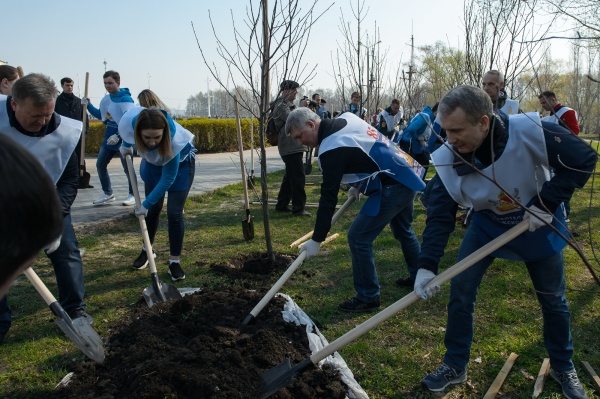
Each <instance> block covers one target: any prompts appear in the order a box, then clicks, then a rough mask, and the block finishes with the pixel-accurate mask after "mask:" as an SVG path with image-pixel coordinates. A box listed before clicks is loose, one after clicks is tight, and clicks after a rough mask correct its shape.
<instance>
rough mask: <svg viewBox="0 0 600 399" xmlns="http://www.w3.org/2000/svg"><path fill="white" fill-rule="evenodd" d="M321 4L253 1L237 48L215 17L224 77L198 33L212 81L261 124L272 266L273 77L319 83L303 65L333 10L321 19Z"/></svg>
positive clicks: (236, 34) (237, 36) (239, 32)
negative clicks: (318, 27)
mask: <svg viewBox="0 0 600 399" xmlns="http://www.w3.org/2000/svg"><path fill="white" fill-rule="evenodd" d="M317 2H318V0H313V1H312V3H308V8H304V9H302V8H301V7H300V1H299V0H275V1H274V2H273V5H272V6H269V4H268V1H267V0H261V2H260V7H258V8H255V7H256V2H252V1H249V4H248V5H247V6H246V18H245V19H244V21H243V24H242V25H241V26H240V25H238V24H236V21H235V18H234V17H233V12H232V13H231V20H232V29H233V33H234V40H235V43H234V44H233V45H232V44H230V43H225V42H223V41H221V39H220V38H219V36H218V34H217V29H216V26H218V27H219V29H221V27H222V26H223V24H222V22H221V21H219V22H217V24H215V21H213V19H212V15H211V14H210V12H209V18H210V23H211V27H212V30H213V34H214V37H215V39H216V43H217V52H218V54H219V56H220V58H221V59H222V61H224V62H225V66H226V67H225V70H224V71H223V70H222V69H221V66H220V65H217V63H216V62H214V61H213V62H210V61H209V60H208V59H207V57H206V56H205V54H204V51H203V49H202V46H201V45H200V42H199V41H198V36H197V35H196V32H195V29H194V35H195V36H196V41H197V43H198V48H199V49H200V52H201V54H202V59H203V60H204V63H205V64H206V66H207V67H208V68H209V70H210V73H211V74H212V76H213V77H214V78H215V80H216V81H217V82H218V84H219V85H220V86H221V87H222V88H223V89H224V90H225V91H227V93H228V94H229V96H230V97H233V96H234V95H237V96H238V99H239V101H240V105H241V107H242V108H243V109H245V110H247V111H248V112H249V113H250V114H252V115H253V116H255V117H256V118H258V121H259V142H260V147H261V156H260V164H261V189H262V209H263V221H264V229H265V241H266V245H267V253H268V256H269V258H270V259H271V260H272V261H274V260H275V254H274V252H273V245H272V241H271V230H270V225H269V212H268V211H269V209H268V199H269V198H268V186H267V165H266V153H265V129H266V126H267V115H268V111H269V103H270V100H271V98H270V96H271V90H270V87H271V84H270V83H271V82H270V81H271V74H273V75H274V76H275V79H277V81H278V82H280V81H282V80H284V79H293V80H295V81H297V82H299V83H300V84H301V85H303V84H305V83H307V82H309V81H310V80H311V79H312V78H313V77H314V74H315V70H316V69H315V66H314V65H310V66H309V65H308V64H307V63H302V62H301V60H302V56H303V54H304V52H305V50H306V47H307V44H308V42H309V38H310V36H311V35H310V31H311V28H312V26H313V24H314V23H315V22H316V21H317V20H318V19H319V18H320V17H321V16H322V15H323V14H324V13H325V12H326V11H327V10H328V9H329V8H330V7H331V6H329V7H328V8H327V9H325V10H324V11H322V12H320V13H317V12H316V5H317ZM306 5H307V3H306V2H302V6H304V7H306ZM269 13H270V14H269ZM192 27H193V23H192ZM229 80H231V81H232V82H233V87H234V88H235V89H233V90H230V89H229V85H228V84H227V83H228V82H229ZM238 87H247V88H248V89H249V95H245V94H246V93H243V92H240V91H238V90H237V88H238ZM277 87H278V85H277ZM277 95H279V92H278V93H277ZM256 104H259V107H256Z"/></svg>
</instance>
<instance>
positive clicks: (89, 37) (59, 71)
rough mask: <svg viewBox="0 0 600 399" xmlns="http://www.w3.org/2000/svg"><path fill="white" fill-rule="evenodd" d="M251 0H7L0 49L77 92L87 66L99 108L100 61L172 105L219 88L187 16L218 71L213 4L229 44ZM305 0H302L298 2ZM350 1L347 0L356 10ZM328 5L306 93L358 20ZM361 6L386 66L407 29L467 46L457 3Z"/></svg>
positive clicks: (326, 83) (370, 1)
mask: <svg viewBox="0 0 600 399" xmlns="http://www.w3.org/2000/svg"><path fill="white" fill-rule="evenodd" d="M3 1H4V2H8V0H3ZM249 1H250V0H221V1H206V0H171V1H168V2H167V1H157V0H144V1H140V0H118V1H117V0H104V1H102V2H88V1H73V0H55V1H47V0H18V1H12V2H10V13H11V16H10V17H7V18H3V19H2V28H3V30H4V32H5V37H8V39H6V40H5V42H4V43H3V45H2V46H0V60H2V61H5V62H7V63H8V64H10V65H13V66H22V67H23V69H24V71H25V73H30V72H39V73H44V74H46V75H49V76H50V77H52V78H53V79H54V80H55V82H56V84H57V86H60V79H61V78H63V77H65V76H68V77H70V78H72V79H73V80H74V81H75V94H81V95H83V93H84V84H85V75H86V72H89V74H90V82H89V95H88V97H89V98H90V99H91V102H92V103H93V104H94V105H96V106H98V103H99V102H100V99H101V98H102V96H104V95H105V90H104V86H103V84H102V75H103V73H104V71H105V68H106V69H113V70H116V71H118V72H119V73H120V75H121V87H127V88H129V89H130V91H131V93H132V96H133V97H134V100H135V98H136V96H137V94H138V93H139V92H140V91H141V90H143V89H146V88H150V89H151V90H152V91H154V92H155V93H156V94H157V95H158V96H159V97H160V98H161V99H162V100H163V101H164V102H165V103H166V104H167V105H168V106H169V107H171V108H172V109H185V106H186V102H187V99H188V98H189V96H190V95H194V94H197V93H198V92H200V91H202V92H206V91H207V90H208V89H210V90H215V89H219V88H220V87H219V86H218V84H217V82H216V81H215V79H214V78H213V77H212V76H211V75H210V73H209V70H208V69H207V67H206V65H205V63H204V61H203V59H202V57H201V54H200V51H199V49H198V44H197V42H196V37H195V36H194V32H193V30H192V23H193V24H194V28H195V30H196V34H197V35H198V40H199V42H200V45H201V46H202V49H203V50H204V51H205V55H206V56H207V58H208V59H209V61H210V62H211V63H212V62H215V63H216V64H217V67H218V68H220V69H224V63H223V61H222V60H221V58H220V57H219V56H218V54H217V52H216V47H217V45H216V40H215V36H214V33H213V30H212V27H211V24H210V20H209V10H210V14H211V16H212V19H213V22H214V23H215V30H216V34H217V35H218V37H219V39H220V40H221V41H222V42H224V43H225V44H226V45H227V46H228V47H229V48H234V47H235V42H234V40H233V33H232V22H231V21H232V16H231V14H232V13H233V18H234V19H235V20H236V24H242V23H243V20H244V18H245V12H246V6H247V5H248V4H249ZM251 1H252V4H253V5H255V6H258V5H259V4H260V1H259V0H251ZM269 3H271V4H272V3H273V0H271V1H270V2H269ZM310 3H311V2H310V1H309V0H302V1H301V2H300V6H301V7H302V6H304V7H307V6H308V4H310ZM356 3H357V0H352V4H353V5H354V6H355V7H356ZM331 4H333V6H332V7H331V8H329V10H328V11H327V12H326V13H325V14H324V16H323V17H322V18H321V19H320V20H318V21H317V22H316V23H315V25H314V26H313V28H312V29H313V30H312V33H311V40H310V42H309V44H308V47H307V51H306V53H305V54H304V57H303V59H302V61H303V62H306V63H307V64H308V65H315V66H317V69H316V70H317V74H316V76H315V78H314V79H313V80H312V81H311V82H310V86H308V87H305V89H307V90H308V91H311V90H312V89H317V88H329V89H334V88H335V82H334V80H333V77H332V75H333V72H332V69H333V68H332V66H331V65H332V62H331V54H332V52H335V51H336V49H337V48H338V45H341V43H343V40H344V38H343V35H342V33H341V31H340V24H341V19H340V16H341V15H342V9H343V15H344V18H345V20H346V21H347V22H352V23H355V22H354V18H353V15H352V9H351V6H350V4H351V2H350V0H338V1H335V2H334V1H331V0H319V2H318V4H317V10H325V9H326V8H327V7H329V6H330V5H331ZM365 5H366V7H365V11H364V12H365V13H366V18H365V20H364V21H363V22H362V24H363V26H364V27H365V29H366V30H367V31H368V32H369V33H370V34H371V35H372V34H373V33H374V29H375V26H377V29H378V30H379V32H380V34H381V40H382V44H381V49H382V51H384V50H385V51H387V52H388V53H387V54H388V62H390V63H391V64H397V63H398V62H400V60H402V62H405V61H407V60H409V59H410V43H411V35H412V36H413V37H414V44H415V46H421V45H428V44H434V43H435V42H436V41H440V40H441V41H443V42H444V43H446V44H449V45H450V46H452V47H461V46H462V44H463V37H464V34H463V31H464V27H463V23H462V13H463V0H429V1H428V2H427V4H426V7H424V4H423V3H422V2H416V1H412V0H411V1H407V0H366V1H365ZM367 9H368V11H367ZM354 26H355V25H354ZM552 51H553V53H552V54H553V57H558V58H560V57H566V54H568V49H566V47H565V48H564V49H562V46H553V50H552ZM105 62H106V64H104V63H105ZM388 69H392V68H390V67H388ZM394 69H395V68H394Z"/></svg>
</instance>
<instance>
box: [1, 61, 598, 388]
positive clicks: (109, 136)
mask: <svg viewBox="0 0 600 399" xmlns="http://www.w3.org/2000/svg"><path fill="white" fill-rule="evenodd" d="M103 83H104V87H105V89H106V91H107V94H106V96H105V97H104V98H103V99H102V100H101V101H100V104H99V108H95V107H94V106H93V105H92V104H91V103H90V102H89V100H88V99H86V98H83V99H80V98H78V97H76V96H74V95H73V80H72V79H70V78H67V77H66V78H64V79H62V80H61V87H62V90H63V91H62V93H61V94H60V95H58V91H57V89H56V87H55V83H54V81H53V80H52V79H51V78H49V77H48V76H45V75H43V74H37V73H32V74H29V75H26V76H24V77H21V78H19V76H18V74H17V71H16V69H15V68H13V67H10V66H7V65H3V66H0V93H2V95H1V96H0V143H1V145H0V152H2V155H1V156H2V159H4V160H10V159H13V158H14V162H11V161H7V162H2V163H0V176H2V180H3V181H4V182H6V183H8V185H9V187H11V190H4V191H2V192H0V210H1V211H2V213H3V215H8V216H9V217H8V218H6V219H3V223H2V224H1V227H0V229H1V231H2V237H3V240H0V241H1V242H2V244H1V245H3V249H4V250H3V251H1V252H2V255H0V256H2V257H3V258H2V260H3V262H1V263H2V264H3V265H4V266H3V268H1V269H0V296H1V298H2V299H1V300H0V342H1V340H2V339H3V338H4V337H5V335H6V333H7V332H8V329H9V328H10V325H11V311H10V307H9V303H8V296H7V293H9V286H10V283H11V281H12V280H14V278H16V276H17V274H18V273H20V272H21V271H22V270H24V269H25V268H26V267H28V266H29V265H31V263H32V262H33V261H34V260H35V259H36V256H37V254H38V252H39V251H41V250H43V251H44V252H45V254H46V255H47V257H48V258H49V259H50V261H51V262H52V265H53V267H54V272H55V276H56V280H57V285H58V291H59V302H60V304H61V306H62V307H63V308H64V309H65V311H66V312H67V313H68V315H69V316H70V317H71V318H72V319H78V318H83V320H85V321H86V322H87V323H89V324H93V323H94V319H93V318H92V316H90V315H89V314H88V313H87V312H86V304H85V302H84V294H85V289H84V271H83V263H82V259H81V254H80V251H79V248H78V242H77V239H76V237H75V232H74V230H73V227H72V224H71V215H70V207H71V205H72V204H73V201H74V200H75V197H76V195H77V190H78V185H79V177H80V166H79V165H80V162H79V158H78V157H79V156H80V154H82V151H81V149H80V148H79V147H78V146H81V137H82V134H86V132H87V126H84V125H83V124H82V120H84V119H86V118H84V114H85V113H86V112H89V113H90V114H92V115H93V116H95V117H97V118H98V119H100V120H101V121H102V122H103V123H104V124H105V125H106V130H105V136H104V140H103V142H102V147H101V149H100V153H99V154H98V161H97V163H96V168H97V171H98V176H99V178H100V183H101V190H102V193H101V194H100V196H99V198H98V199H97V200H96V201H94V205H97V206H101V205H104V204H108V203H111V202H114V201H115V200H116V198H115V194H114V193H113V190H112V187H111V183H110V176H109V174H108V171H107V164H108V163H109V162H110V160H111V159H113V158H114V157H116V156H118V157H119V158H120V160H121V162H122V164H123V168H124V173H126V174H127V176H129V174H128V173H127V163H126V157H133V156H134V152H137V154H138V155H139V156H140V157H141V163H140V171H139V173H140V176H141V178H142V180H143V182H144V191H145V198H144V200H143V202H141V204H139V206H137V205H136V206H135V208H134V213H135V214H136V215H138V216H140V215H143V216H144V217H145V219H146V222H147V225H148V233H149V236H150V241H151V242H153V241H154V237H155V235H156V231H157V229H158V224H159V217H160V213H161V210H162V208H163V204H164V199H165V194H166V193H168V196H169V201H168V203H167V219H168V236H169V246H170V254H169V270H168V273H169V274H170V276H171V278H172V280H173V281H178V280H182V279H184V278H185V272H184V271H183V268H182V266H181V264H180V255H181V252H182V249H183V248H182V247H183V237H184V233H185V226H184V218H183V206H184V203H185V200H186V198H187V196H188V193H189V190H190V187H191V184H192V182H193V179H194V175H195V154H196V148H195V146H194V135H193V134H192V133H190V132H189V131H187V130H186V129H185V128H183V127H182V126H181V125H179V124H178V123H177V122H175V121H174V120H173V118H172V116H171V113H170V110H169V109H168V107H167V106H166V105H165V104H164V103H163V102H162V101H161V100H160V98H159V97H158V96H157V95H156V94H155V93H153V92H152V91H150V90H144V91H142V92H141V93H139V95H138V97H137V99H138V102H139V106H136V105H134V101H133V99H132V97H131V93H130V91H129V90H128V89H127V88H121V87H120V85H121V78H120V75H119V74H118V73H117V72H116V71H107V72H106V73H105V74H104V76H103ZM504 83H505V82H504V77H503V75H502V74H501V73H500V72H499V71H496V70H491V71H488V72H487V73H486V74H485V75H484V76H483V80H482V87H481V88H479V87H475V86H469V85H462V86H458V87H456V88H454V89H452V90H450V91H449V92H448V93H446V94H445V95H444V96H443V97H442V98H441V99H440V101H439V102H438V103H436V104H432V105H431V106H425V107H424V108H423V109H422V111H421V112H419V113H417V114H416V115H415V116H413V117H412V118H411V120H410V121H408V122H405V121H404V119H403V118H404V116H405V115H404V111H403V108H402V107H401V104H400V101H399V100H398V99H393V100H392V101H391V103H390V105H389V106H388V107H387V108H385V109H382V110H381V111H380V112H379V113H378V114H377V117H376V118H373V119H371V118H369V117H368V115H367V110H366V108H364V107H363V106H362V104H361V102H360V101H361V96H360V93H359V92H353V93H352V94H351V96H350V98H351V102H350V103H349V104H347V105H346V106H344V107H343V109H342V112H340V113H339V114H337V115H332V114H331V113H330V112H329V111H328V110H327V107H326V104H327V103H326V101H325V99H323V98H321V96H320V94H319V93H314V94H313V95H312V97H311V98H310V99H309V98H308V97H305V98H302V99H301V100H300V102H299V106H298V107H296V106H295V104H294V101H295V99H296V96H297V94H298V89H299V87H300V85H299V84H298V83H297V82H295V81H293V80H284V81H282V82H281V84H280V85H279V95H278V96H277V98H276V99H275V100H274V101H273V102H272V104H271V115H270V118H272V119H273V120H274V121H275V126H276V127H277V131H278V144H277V146H278V150H279V154H280V156H281V158H282V160H283V162H284V164H285V173H284V176H283V179H282V182H281V186H280V189H279V193H278V197H277V204H276V205H275V210H276V211H278V212H289V213H290V214H291V215H294V216H304V217H311V216H312V215H311V214H310V213H309V212H308V211H306V209H305V207H306V192H305V173H306V172H305V171H306V167H305V165H304V154H306V153H307V152H308V151H313V150H316V151H317V157H318V161H319V168H320V170H321V171H322V175H323V180H322V184H321V192H320V199H319V207H318V210H317V213H316V220H315V228H314V232H313V235H312V238H311V239H310V240H309V241H307V242H306V243H305V244H304V245H303V246H302V248H301V251H303V252H305V253H306V259H310V258H313V257H315V256H317V255H318V253H319V251H320V247H321V243H322V242H323V241H324V240H325V238H326V236H327V234H328V232H329V230H330V228H331V221H332V216H333V214H334V211H335V207H336V205H337V202H338V193H339V191H340V188H341V187H342V186H343V185H346V186H347V187H349V189H348V192H347V194H348V196H350V197H353V198H354V200H355V201H357V202H358V201H359V200H360V199H361V197H362V196H366V197H368V199H367V200H365V201H364V204H363V205H362V207H361V210H360V212H359V213H358V215H357V216H356V218H355V219H354V221H353V223H352V225H351V226H350V228H349V230H348V232H347V236H348V245H349V249H350V254H351V268H352V275H353V283H354V290H355V291H356V294H355V295H353V296H352V297H350V298H348V299H347V300H345V301H343V302H341V303H340V304H339V305H338V308H339V309H340V310H341V311H345V312H369V311H374V310H377V309H379V308H380V306H381V301H380V296H381V292H380V284H379V277H378V274H377V268H376V262H375V259H376V254H375V253H374V250H373V242H374V241H375V239H376V238H377V237H378V236H379V235H380V234H381V233H382V232H383V230H384V228H385V227H386V226H387V225H389V226H390V229H391V232H392V235H393V237H394V238H395V239H396V240H397V241H398V242H399V244H400V249H401V251H402V255H403V257H404V262H405V264H406V270H407V272H408V275H407V276H405V277H400V278H398V279H397V280H396V284H397V285H398V286H400V287H410V288H411V289H414V291H415V293H416V294H417V295H418V296H419V297H420V298H422V299H423V300H426V299H429V298H431V297H432V296H434V295H435V294H436V293H437V292H438V291H439V286H436V285H432V284H429V283H430V282H431V280H432V279H433V278H434V277H435V276H436V275H437V273H438V266H439V264H440V261H441V259H442V257H443V256H444V253H445V247H446V245H447V243H448V241H449V238H450V235H451V234H452V233H453V231H454V229H455V226H456V223H455V220H456V214H457V211H458V209H459V207H464V208H465V209H468V210H470V214H471V219H470V223H469V226H468V229H467V231H466V234H465V236H464V238H463V240H462V243H461V247H460V250H459V254H458V259H457V260H462V259H464V258H466V257H468V256H469V255H471V254H473V253H475V252H476V251H478V250H479V249H480V248H481V247H483V246H484V245H485V244H487V243H489V242H490V241H492V240H493V239H495V238H497V237H499V236H500V235H502V234H503V233H505V232H506V231H508V230H509V229H510V228H511V227H513V226H514V225H516V224H518V223H519V222H521V221H526V222H527V224H528V231H527V232H525V233H523V234H521V235H520V236H518V237H517V238H515V239H513V240H512V241H511V242H509V243H508V244H506V245H505V246H503V247H502V248H501V249H499V250H497V251H495V252H494V253H492V254H491V255H488V256H486V257H484V258H483V259H482V260H480V261H478V262H476V263H475V264H474V265H472V266H471V267H470V268H468V269H467V270H466V271H464V272H462V273H461V274H459V275H458V276H456V277H454V278H453V279H452V282H451V288H450V300H449V304H448V307H447V326H446V330H445V338H444V345H445V347H446V353H445V355H444V358H443V360H442V362H441V365H440V366H439V367H438V368H437V369H436V370H434V371H433V372H432V373H430V374H429V375H427V376H425V377H424V378H423V379H422V383H423V385H424V386H425V387H426V388H427V389H429V390H431V391H433V392H441V391H443V390H444V389H445V388H446V387H447V386H449V385H451V384H458V383H462V382H464V381H466V379H467V368H468V362H469V359H470V350H471V344H472V342H473V339H474V331H475V329H474V312H475V303H476V299H477V293H478V290H479V285H480V283H481V281H482V278H483V276H484V274H485V273H486V271H487V269H488V268H489V266H490V265H491V264H492V263H493V261H494V259H495V258H503V259H511V260H517V261H522V262H524V264H525V267H526V268H527V270H528V272H529V276H530V278H531V282H532V284H533V287H534V289H535V292H536V295H537V300H538V302H539V304H540V307H541V314H542V320H543V338H544V343H545V345H546V349H547V351H548V355H549V358H550V363H551V371H550V375H551V376H552V377H553V378H555V379H556V380H557V381H558V382H559V383H560V384H561V386H562V389H563V393H564V395H565V396H566V397H567V398H578V399H580V398H586V397H587V396H586V394H585V391H584V389H583V387H582V386H581V383H580V382H579V379H578V377H577V373H576V371H575V366H574V364H573V361H572V356H573V340H572V337H571V332H570V312H569V307H568V304H567V300H566V297H565V294H564V292H565V285H566V284H565V273H564V259H563V248H564V247H565V245H566V239H567V237H568V236H569V231H568V229H567V227H566V223H567V220H568V212H569V211H568V204H569V201H570V199H571V197H572V195H573V192H574V190H575V189H577V188H581V187H583V186H584V185H585V184H586V182H587V180H588V179H589V177H590V175H591V172H592V171H593V170H594V167H595V165H596V162H597V154H596V153H595V152H594V151H593V150H592V149H591V148H590V147H589V146H588V145H586V144H585V143H584V142H583V141H581V140H579V139H578V137H577V134H579V126H578V124H577V114H576V112H575V111H574V110H572V109H571V108H568V107H565V106H563V105H562V104H561V103H560V102H559V101H558V100H557V97H556V94H555V93H554V92H552V91H550V90H548V91H544V92H542V93H541V94H540V96H539V100H540V104H541V106H542V107H543V108H544V109H545V110H546V111H549V113H550V115H549V116H546V117H543V118H540V115H539V113H537V112H524V111H523V110H521V109H520V108H519V102H518V101H517V100H513V99H510V98H509V97H508V96H507V93H506V91H505V90H504ZM430 159H431V161H432V163H433V165H434V166H436V174H435V175H434V176H433V177H432V178H431V179H426V174H427V169H428V167H429V161H430ZM9 163H10V164H11V166H14V165H18V167H15V168H8V167H7V166H6V165H7V164H9ZM417 193H422V195H421V197H420V200H421V201H420V202H421V203H422V204H424V205H425V207H426V212H427V222H426V225H425V230H424V231H423V234H422V240H421V242H419V240H418V238H417V235H416V234H415V231H414V229H413V214H414V202H415V198H417ZM15 198H18V199H19V200H18V201H17V200H15ZM36 198H44V201H36ZM122 203H123V205H126V206H132V205H134V204H135V193H134V192H133V188H132V184H131V182H130V183H129V192H128V193H127V196H126V197H125V199H124V200H123V201H122ZM290 204H291V207H290ZM14 220H18V221H19V223H17V222H15V221H14ZM14 226H19V228H17V229H15V228H14ZM149 256H156V254H148V253H146V249H145V248H142V250H141V252H140V254H139V256H138V257H137V258H136V259H135V260H134V261H133V262H132V268H133V269H135V270H140V269H144V268H145V267H146V266H147V265H148V257H149Z"/></svg>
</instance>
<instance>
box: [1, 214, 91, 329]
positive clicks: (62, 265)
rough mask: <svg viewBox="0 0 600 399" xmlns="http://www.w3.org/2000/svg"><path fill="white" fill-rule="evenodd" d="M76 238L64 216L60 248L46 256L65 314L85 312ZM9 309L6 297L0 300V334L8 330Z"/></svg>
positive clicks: (81, 269)
mask: <svg viewBox="0 0 600 399" xmlns="http://www.w3.org/2000/svg"><path fill="white" fill-rule="evenodd" d="M77 245H78V243H77V238H76V237H75V232H74V231H73V225H72V224H71V215H70V214H69V215H66V216H65V218H64V221H63V231H62V238H61V240H60V246H59V247H58V249H57V250H56V251H54V252H52V253H51V254H50V255H47V256H48V258H49V259H50V261H51V262H52V266H53V267H54V275H55V276H56V284H57V286H58V302H59V303H60V305H61V306H62V307H63V309H64V310H65V311H66V312H67V313H71V312H73V311H74V310H76V309H82V310H85V306H86V305H85V302H83V296H84V293H85V288H84V285H83V264H82V262H81V255H80V253H79V248H78V246H77ZM10 319H11V314H10V307H9V306H8V301H7V300H6V297H4V298H2V300H0V332H4V333H6V331H8V328H10Z"/></svg>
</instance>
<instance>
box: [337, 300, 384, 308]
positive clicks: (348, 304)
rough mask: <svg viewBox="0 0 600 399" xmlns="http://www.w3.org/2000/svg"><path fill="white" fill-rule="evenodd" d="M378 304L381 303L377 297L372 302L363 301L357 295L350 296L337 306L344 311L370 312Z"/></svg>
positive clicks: (378, 305)
mask: <svg viewBox="0 0 600 399" xmlns="http://www.w3.org/2000/svg"><path fill="white" fill-rule="evenodd" d="M380 306H381V303H380V302H379V298H378V299H376V300H374V301H372V302H363V301H361V300H360V299H358V298H357V297H352V298H350V299H348V300H347V301H344V302H342V303H340V304H339V305H338V308H339V309H340V310H343V311H344V312H371V311H373V310H377V309H379V308H380Z"/></svg>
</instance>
